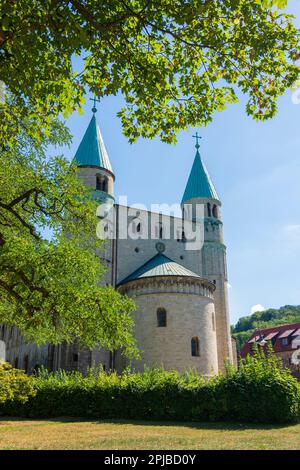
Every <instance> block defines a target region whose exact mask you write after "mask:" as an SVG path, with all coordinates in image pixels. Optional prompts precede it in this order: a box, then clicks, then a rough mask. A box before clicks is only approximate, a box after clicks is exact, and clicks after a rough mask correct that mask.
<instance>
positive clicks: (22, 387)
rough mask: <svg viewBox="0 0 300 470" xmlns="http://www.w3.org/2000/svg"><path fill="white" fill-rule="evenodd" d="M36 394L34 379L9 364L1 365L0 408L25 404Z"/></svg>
mask: <svg viewBox="0 0 300 470" xmlns="http://www.w3.org/2000/svg"><path fill="white" fill-rule="evenodd" d="M35 394H36V390H35V384H34V379H33V378H32V377H28V376H27V375H26V374H25V372H24V371H22V370H19V369H14V368H13V367H12V366H11V365H10V364H8V363H7V362H4V363H0V407H1V406H9V405H11V404H13V403H16V404H18V405H20V404H24V403H26V402H27V401H28V400H29V398H31V397H33V396H35Z"/></svg>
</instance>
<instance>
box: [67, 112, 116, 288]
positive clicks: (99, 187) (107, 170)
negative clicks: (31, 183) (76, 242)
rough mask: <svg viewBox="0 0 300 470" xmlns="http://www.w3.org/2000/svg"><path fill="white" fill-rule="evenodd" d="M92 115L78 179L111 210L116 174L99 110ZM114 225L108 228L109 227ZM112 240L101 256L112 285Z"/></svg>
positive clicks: (79, 158)
mask: <svg viewBox="0 0 300 470" xmlns="http://www.w3.org/2000/svg"><path fill="white" fill-rule="evenodd" d="M92 111H93V116H92V119H91V120H90V123H89V125H88V127H87V129H86V131H85V134H84V136H83V138H82V140H81V142H80V145H79V147H78V149H77V152H76V154H75V158H74V160H75V163H76V165H77V167H78V172H79V177H80V179H81V180H82V181H83V183H84V184H85V185H86V186H88V187H90V188H91V189H92V190H93V192H92V197H93V199H96V200H97V201H99V204H103V203H105V204H106V205H107V206H108V207H111V206H113V205H114V202H115V199H114V182H115V175H114V173H113V169H112V166H111V163H110V160H109V156H108V153H107V150H106V147H105V144H104V140H103V137H102V134H101V130H100V127H99V124H98V122H97V120H96V116H95V114H96V111H97V109H96V107H95V103H94V107H93V109H92ZM109 224H110V225H111V226H110V227H108V225H109ZM106 225H107V226H104V230H107V231H113V230H114V227H113V221H107V223H106ZM113 251H114V247H113V240H111V239H108V240H106V242H105V243H104V245H103V249H102V251H101V253H99V255H100V257H101V258H102V260H103V261H104V262H105V264H106V266H107V273H106V276H105V279H104V282H105V283H106V284H113V266H112V263H113Z"/></svg>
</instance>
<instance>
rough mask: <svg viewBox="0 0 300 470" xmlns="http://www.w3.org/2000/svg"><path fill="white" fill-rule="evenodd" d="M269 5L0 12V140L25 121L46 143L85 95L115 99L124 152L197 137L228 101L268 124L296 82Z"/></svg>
mask: <svg viewBox="0 0 300 470" xmlns="http://www.w3.org/2000/svg"><path fill="white" fill-rule="evenodd" d="M273 3H274V2H272V1H266V0H256V1H250V2H249V0H188V1H186V0H151V1H150V2H149V1H148V0H131V1H126V0H125V1H124V0H109V1H101V2H99V1H95V0H81V1H80V0H70V1H69V0H68V1H67V0H63V1H58V0H13V1H12V0H0V12H1V17H0V18H1V19H0V25H1V26H0V57H1V60H0V77H1V80H3V82H4V83H5V85H6V87H7V89H8V91H10V92H11V93H13V94H14V95H15V97H16V98H17V99H16V102H15V105H14V106H8V105H5V104H3V105H2V112H1V114H0V116H1V126H0V132H1V139H4V138H6V140H7V139H9V138H10V137H12V136H14V135H16V133H17V132H18V130H19V127H20V125H21V122H22V118H24V116H28V115H30V116H31V117H32V118H35V119H36V120H37V122H38V126H35V127H34V128H32V133H36V134H39V133H41V132H43V131H47V130H48V131H49V127H50V126H51V122H52V121H53V119H55V118H56V117H57V116H58V114H59V113H60V112H63V113H64V115H65V116H68V115H69V114H70V113H71V112H72V111H74V110H75V109H81V107H82V105H83V103H84V94H85V92H86V91H87V90H90V91H91V92H93V93H95V95H96V96H98V97H102V96H108V95H116V94H118V93H121V95H122V96H123V98H124V105H123V107H122V109H120V111H119V117H120V118H121V120H122V124H123V130H124V134H125V135H126V136H127V137H128V139H129V140H130V141H131V142H133V141H134V140H136V139H137V138H138V137H139V136H144V137H149V138H152V137H154V136H156V135H159V136H160V137H161V138H162V140H164V141H166V142H174V141H175V139H176V137H175V136H176V133H177V132H178V131H179V130H180V129H185V128H187V127H188V126H202V125H206V124H207V123H208V122H210V121H211V119H212V117H213V114H214V112H215V111H220V110H223V109H224V108H225V107H226V105H227V104H228V103H233V102H236V101H237V100H238V90H240V91H242V92H243V93H245V94H246V95H248V102H247V105H246V111H247V113H248V114H249V115H251V116H253V117H254V118H255V119H259V120H261V119H268V118H271V117H273V116H274V114H275V113H276V110H277V105H276V103H277V99H278V97H279V96H280V95H282V94H283V93H284V91H285V90H286V89H287V88H288V87H290V86H291V85H292V84H293V82H294V81H295V80H296V79H297V77H298V74H299V67H298V66H296V65H295V61H296V60H297V59H298V58H299V31H298V30H297V29H296V28H295V26H294V24H293V19H292V17H291V16H290V15H287V14H285V13H283V12H282V11H278V10H276V8H274V7H273V6H272V4H273ZM276 4H277V6H279V7H282V6H284V4H285V2H284V1H281V0H279V1H278V0H277V1H276ZM74 55H80V56H81V59H82V61H83V66H82V69H81V70H75V69H74V65H73V58H74Z"/></svg>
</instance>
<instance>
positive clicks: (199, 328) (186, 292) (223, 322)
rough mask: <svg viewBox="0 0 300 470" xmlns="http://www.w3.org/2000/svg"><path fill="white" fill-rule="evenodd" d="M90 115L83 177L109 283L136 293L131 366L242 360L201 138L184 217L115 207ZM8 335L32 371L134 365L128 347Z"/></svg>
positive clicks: (201, 367)
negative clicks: (137, 354) (135, 351)
mask: <svg viewBox="0 0 300 470" xmlns="http://www.w3.org/2000/svg"><path fill="white" fill-rule="evenodd" d="M93 112H94V113H93V116H92V119H91V121H90V123H89V126H88V128H87V130H86V132H85V134H84V136H83V138H82V141H81V143H80V145H79V148H78V150H77V152H76V155H75V161H76V164H77V167H78V171H79V175H80V177H81V178H82V180H83V181H84V183H85V184H86V185H88V186H90V187H91V188H92V189H93V197H95V198H96V199H97V200H99V203H101V204H100V206H99V208H100V216H99V220H100V222H99V224H100V229H99V231H100V232H101V233H102V236H104V237H105V238H107V240H106V241H105V243H104V248H103V253H102V254H101V258H102V259H103V261H104V262H105V264H106V266H107V271H106V275H105V279H104V281H103V282H105V283H106V284H111V285H113V286H114V287H115V288H116V289H119V290H120V292H121V293H123V294H126V295H127V296H129V297H132V298H133V299H134V301H135V303H136V305H137V310H136V312H135V313H134V320H135V337H136V340H137V345H138V347H139V349H140V350H141V351H142V352H141V359H139V360H136V361H135V362H134V363H133V364H132V366H133V368H134V369H135V370H142V369H143V367H144V366H145V365H147V366H149V367H152V366H162V367H164V368H165V369H177V370H179V371H181V372H182V371H184V370H187V369H190V368H193V369H195V370H197V371H198V372H199V373H201V374H205V375H212V374H217V373H218V371H220V370H223V369H224V362H225V361H229V362H231V363H233V362H235V357H234V356H235V354H234V348H232V340H231V336H230V321H229V311H228V296H227V268H226V247H225V245H224V239H223V223H222V217H221V201H220V198H219V196H218V194H217V192H216V189H215V187H214V185H213V183H212V180H211V178H210V176H209V174H208V172H207V169H206V167H205V165H204V162H203V160H202V157H201V156H200V153H199V144H198V139H197V141H196V154H195V158H194V163H193V165H192V169H191V172H190V175H189V177H188V180H187V183H186V187H185V189H184V187H183V197H182V201H181V209H182V216H181V215H180V217H175V216H174V215H165V214H163V213H160V212H157V213H155V212H151V211H147V210H142V209H136V208H135V209H134V208H130V207H126V206H125V205H124V206H123V205H120V204H116V203H115V199H114V184H115V174H114V172H113V169H112V165H111V162H110V159H109V157H108V153H107V150H106V148H105V144H104V141H103V138H102V135H101V131H100V128H99V125H98V123H97V120H96V116H95V112H96V109H95V108H94V109H93ZM183 184H184V182H183ZM198 208H200V210H199V211H198ZM107 214H109V215H108V216H107ZM199 214H200V215H199ZM186 227H190V229H191V230H190V231H191V232H192V233H193V234H196V235H197V236H196V237H194V238H195V241H193V240H191V238H189V237H188V236H187V233H186V230H187V229H186ZM97 233H98V232H97ZM199 240H200V241H199ZM193 243H194V245H193ZM195 243H197V245H195ZM1 339H2V340H4V342H5V344H6V359H7V360H8V361H9V362H11V363H12V364H13V365H14V366H15V367H19V368H22V369H25V370H26V371H27V372H28V373H31V372H32V371H33V370H34V368H37V367H38V366H40V365H44V366H45V367H47V368H48V369H50V370H59V369H65V370H79V371H81V372H83V373H84V372H85V371H86V370H87V368H88V367H90V366H93V365H99V364H102V366H103V367H104V368H105V369H106V370H110V369H115V370H117V371H118V372H120V371H121V370H122V369H123V368H124V367H125V366H126V365H127V362H126V358H125V357H124V356H122V354H121V351H116V352H114V353H112V352H110V351H107V350H105V349H101V347H99V348H96V349H94V350H88V349H83V350H79V349H78V346H77V345H76V343H74V344H61V345H57V346H54V345H48V344H47V345H43V346H41V347H37V346H36V345H34V344H26V343H25V342H24V340H23V338H22V336H21V335H20V333H19V331H18V330H17V329H16V328H15V327H9V326H5V325H2V327H1V326H0V340H1Z"/></svg>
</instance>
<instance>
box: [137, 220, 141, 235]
mask: <svg viewBox="0 0 300 470" xmlns="http://www.w3.org/2000/svg"><path fill="white" fill-rule="evenodd" d="M136 231H137V233H140V231H141V222H139V223H138V224H137V226H136Z"/></svg>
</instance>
